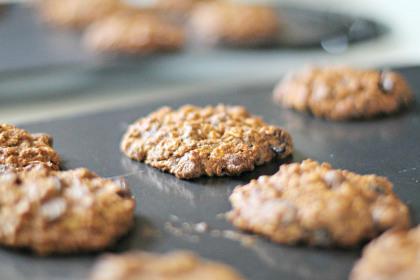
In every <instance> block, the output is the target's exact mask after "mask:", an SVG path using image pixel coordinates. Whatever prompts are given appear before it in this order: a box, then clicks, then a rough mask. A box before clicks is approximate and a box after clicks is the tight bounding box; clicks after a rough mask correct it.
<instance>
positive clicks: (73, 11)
mask: <svg viewBox="0 0 420 280" xmlns="http://www.w3.org/2000/svg"><path fill="white" fill-rule="evenodd" d="M37 1H38V3H39V10H40V13H41V16H42V17H43V19H44V20H45V21H46V22H48V23H51V24H54V25H56V26H60V27H71V28H83V27H85V26H87V25H89V24H91V23H92V22H94V21H95V20H98V19H100V18H102V17H104V16H107V15H109V14H111V13H112V12H114V11H116V10H118V9H119V8H120V7H122V6H123V5H122V4H121V0H37Z"/></svg>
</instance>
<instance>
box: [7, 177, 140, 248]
mask: <svg viewBox="0 0 420 280" xmlns="http://www.w3.org/2000/svg"><path fill="white" fill-rule="evenodd" d="M134 206H135V202H134V200H133V198H132V197H131V195H130V194H129V192H128V190H127V189H125V188H124V186H121V185H119V184H117V183H115V182H113V181H112V180H108V179H103V178H100V177H98V176H97V175H96V174H94V173H92V172H90V171H88V170H87V169H76V170H72V171H63V172H60V171H50V170H46V169H40V170H32V171H30V172H25V173H19V174H18V173H8V174H4V175H2V176H0V244H1V245H4V246H7V247H14V248H29V249H31V250H33V251H34V252H36V253H37V254H39V255H47V254H53V253H70V252H76V251H93V250H99V249H104V248H105V247H107V246H109V245H111V244H112V243H113V242H114V241H115V240H116V239H117V238H119V237H120V236H121V235H123V234H125V233H126V232H127V231H128V230H129V228H130V227H131V225H132V223H133V211H134Z"/></svg>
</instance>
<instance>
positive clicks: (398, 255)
mask: <svg viewBox="0 0 420 280" xmlns="http://www.w3.org/2000/svg"><path fill="white" fill-rule="evenodd" d="M350 279H352V280H371V279H375V280H409V279H410V280H420V226H417V227H416V228H414V229H411V230H409V231H405V230H394V231H390V232H387V233H385V234H383V235H382V236H380V237H379V238H378V239H376V240H374V241H372V242H371V243H370V244H369V245H368V246H367V247H365V249H364V250H363V256H362V258H361V259H360V260H359V261H358V262H357V263H356V265H355V267H354V268H353V271H352V273H351V277H350Z"/></svg>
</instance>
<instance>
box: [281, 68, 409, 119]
mask: <svg viewBox="0 0 420 280" xmlns="http://www.w3.org/2000/svg"><path fill="white" fill-rule="evenodd" d="M412 99H413V95H412V93H411V90H410V88H409V86H408V84H407V82H406V81H405V79H404V78H403V77H402V76H401V75H399V74H398V73H396V72H392V71H378V70H358V69H352V68H349V67H324V68H320V67H313V68H306V69H304V70H302V71H300V72H297V73H291V74H289V75H287V76H286V77H285V79H283V80H282V81H281V82H280V83H279V84H278V85H277V86H276V88H275V89H274V100H275V101H277V102H278V103H279V104H281V105H282V106H284V107H287V108H293V109H295V110H298V111H305V112H310V113H312V114H313V115H314V116H316V117H320V118H326V119H330V120H348V119H366V118H372V117H375V116H378V115H382V114H391V113H394V112H397V111H399V110H400V109H401V108H402V107H405V106H407V105H408V104H409V103H410V102H411V101H412Z"/></svg>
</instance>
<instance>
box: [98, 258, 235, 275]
mask: <svg viewBox="0 0 420 280" xmlns="http://www.w3.org/2000/svg"><path fill="white" fill-rule="evenodd" d="M91 279H92V280H140V279H154V280H178V279H179V280H181V279H182V280H196V279H200V280H210V279H211V280H214V279H217V280H240V279H242V277H241V276H239V274H238V273H236V272H235V271H234V270H233V269H232V268H230V267H228V266H226V265H224V264H220V263H216V262H210V261H207V260H201V259H200V258H198V257H197V256H196V255H194V254H192V253H190V252H183V251H178V252H173V253H169V254H165V255H157V254H151V253H142V252H134V253H127V254H124V255H120V256H117V255H109V256H106V257H104V258H102V259H101V260H100V261H99V262H98V263H97V264H96V266H95V268H94V270H93V273H92V277H91Z"/></svg>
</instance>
